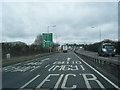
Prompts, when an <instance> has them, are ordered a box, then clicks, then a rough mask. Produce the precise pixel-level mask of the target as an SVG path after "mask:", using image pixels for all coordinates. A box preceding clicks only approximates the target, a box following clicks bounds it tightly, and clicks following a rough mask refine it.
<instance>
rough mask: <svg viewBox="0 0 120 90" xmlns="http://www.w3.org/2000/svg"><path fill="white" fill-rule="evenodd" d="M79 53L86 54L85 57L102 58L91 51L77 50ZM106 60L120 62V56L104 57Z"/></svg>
mask: <svg viewBox="0 0 120 90" xmlns="http://www.w3.org/2000/svg"><path fill="white" fill-rule="evenodd" d="M77 52H78V53H81V54H85V55H91V56H95V57H102V56H99V55H98V53H97V52H91V51H86V50H80V49H79V50H77ZM104 58H109V59H113V60H120V55H115V56H114V57H112V56H109V57H104Z"/></svg>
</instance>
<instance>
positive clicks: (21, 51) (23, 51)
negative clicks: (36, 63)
mask: <svg viewBox="0 0 120 90" xmlns="http://www.w3.org/2000/svg"><path fill="white" fill-rule="evenodd" d="M54 51H55V46H54V47H53V48H52V49H51V52H54ZM8 53H9V54H10V55H11V57H16V56H27V55H35V54H40V53H48V48H47V47H46V48H45V47H44V48H43V47H42V46H41V45H18V44H17V45H10V44H8V43H2V58H6V54H8Z"/></svg>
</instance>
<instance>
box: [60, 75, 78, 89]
mask: <svg viewBox="0 0 120 90" xmlns="http://www.w3.org/2000/svg"><path fill="white" fill-rule="evenodd" d="M69 76H74V77H75V76H76V75H75V74H67V75H66V76H65V78H64V80H63V83H62V85H61V88H67V89H70V88H71V89H72V88H76V87H77V86H76V85H73V86H72V87H66V86H65V85H66V83H67V79H68V77H69Z"/></svg>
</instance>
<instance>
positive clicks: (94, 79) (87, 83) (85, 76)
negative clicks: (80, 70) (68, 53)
mask: <svg viewBox="0 0 120 90" xmlns="http://www.w3.org/2000/svg"><path fill="white" fill-rule="evenodd" d="M82 76H83V78H84V80H85V83H86V86H87V88H91V86H90V81H95V82H96V83H97V84H98V85H99V86H100V88H105V87H104V86H103V85H102V83H101V82H100V81H99V80H97V77H96V76H95V75H94V74H82ZM87 76H92V78H88V77H87Z"/></svg>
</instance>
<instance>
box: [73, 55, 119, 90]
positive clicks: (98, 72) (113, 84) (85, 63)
mask: <svg viewBox="0 0 120 90" xmlns="http://www.w3.org/2000/svg"><path fill="white" fill-rule="evenodd" d="M74 54H75V53H74ZM75 56H77V57H78V58H79V59H80V60H81V61H82V62H83V63H85V64H86V65H88V66H89V67H90V68H91V69H93V70H94V71H95V72H96V73H98V74H99V75H100V76H101V77H103V78H104V79H105V80H106V81H108V82H109V83H110V84H111V85H113V86H114V87H115V88H117V89H120V88H119V87H118V86H117V85H116V84H114V83H113V82H112V81H110V80H109V79H108V78H106V77H105V76H104V75H102V74H101V73H100V72H99V71H97V70H96V69H95V68H93V67H92V66H90V65H89V64H88V63H86V62H85V61H84V60H83V59H82V58H80V57H79V56H78V55H76V54H75Z"/></svg>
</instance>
